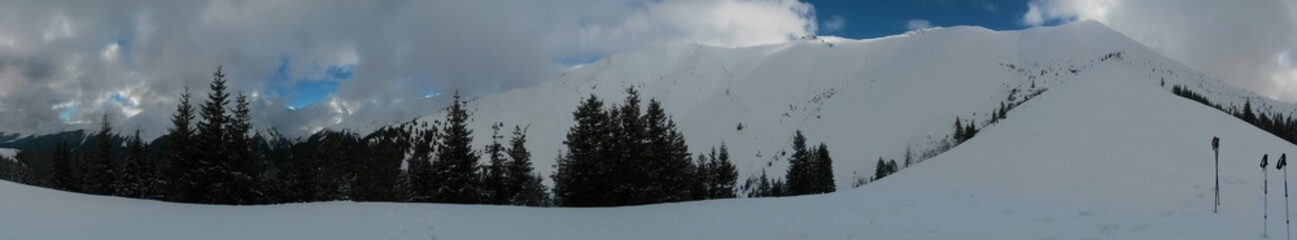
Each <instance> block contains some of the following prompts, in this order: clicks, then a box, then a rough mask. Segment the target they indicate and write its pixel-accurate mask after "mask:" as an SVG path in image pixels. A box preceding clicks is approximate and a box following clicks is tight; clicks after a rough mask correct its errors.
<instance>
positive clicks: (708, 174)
mask: <svg viewBox="0 0 1297 240" xmlns="http://www.w3.org/2000/svg"><path fill="white" fill-rule="evenodd" d="M711 157H712V158H715V157H716V148H712V152H711ZM694 161H695V162H696V165H694V169H695V171H697V174H695V175H694V177H695V179H697V180H698V181H697V182H695V183H694V184H693V185H694V189H693V200H704V199H711V195H712V187H713V181H712V180H713V177H714V175H713V174H715V171H712V161H710V160H708V159H707V155H704V154H702V153H698V157H696V158H694Z"/></svg>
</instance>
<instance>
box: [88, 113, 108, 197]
mask: <svg viewBox="0 0 1297 240" xmlns="http://www.w3.org/2000/svg"><path fill="white" fill-rule="evenodd" d="M112 130H113V127H112V125H111V124H109V123H108V114H107V113H105V114H104V115H103V120H102V121H100V125H99V133H98V134H96V135H95V139H96V141H97V142H98V143H99V151H97V152H95V155H94V157H92V158H90V161H86V162H84V164H85V167H84V168H83V170H84V171H85V177H86V180H85V181H86V182H85V183H86V185H85V189H84V190H86V193H90V194H100V195H112V194H114V192H113V189H112V186H113V181H115V179H114V176H115V175H116V174H115V173H114V172H113V167H112V165H111V164H112V147H113V145H112V141H113V139H112Z"/></svg>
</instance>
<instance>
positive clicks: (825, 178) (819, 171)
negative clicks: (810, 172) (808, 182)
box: [814, 143, 896, 193]
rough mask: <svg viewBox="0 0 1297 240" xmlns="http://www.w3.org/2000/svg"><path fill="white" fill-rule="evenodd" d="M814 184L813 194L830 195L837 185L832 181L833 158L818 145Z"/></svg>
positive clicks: (894, 167)
mask: <svg viewBox="0 0 1297 240" xmlns="http://www.w3.org/2000/svg"><path fill="white" fill-rule="evenodd" d="M815 161H816V163H815V172H816V174H815V179H816V180H817V182H816V184H815V191H814V193H831V192H834V191H837V184H836V183H834V181H833V158H831V157H829V147H828V146H827V145H825V144H824V143H820V147H819V148H818V149H816V151H815ZM895 169H896V161H892V171H896V170H895Z"/></svg>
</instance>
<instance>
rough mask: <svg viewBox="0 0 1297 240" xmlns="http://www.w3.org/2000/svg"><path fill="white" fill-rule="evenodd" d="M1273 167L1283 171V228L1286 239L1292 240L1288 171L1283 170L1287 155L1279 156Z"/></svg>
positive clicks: (1286, 163) (1286, 162)
mask: <svg viewBox="0 0 1297 240" xmlns="http://www.w3.org/2000/svg"><path fill="white" fill-rule="evenodd" d="M1274 165H1275V167H1277V168H1279V169H1280V170H1283V216H1284V221H1283V223H1284V227H1285V228H1287V229H1288V239H1289V240H1292V217H1291V216H1289V215H1292V213H1289V212H1288V169H1283V167H1284V166H1285V165H1288V154H1286V153H1285V154H1280V155H1279V162H1278V163H1275V164H1274Z"/></svg>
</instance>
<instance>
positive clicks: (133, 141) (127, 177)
mask: <svg viewBox="0 0 1297 240" xmlns="http://www.w3.org/2000/svg"><path fill="white" fill-rule="evenodd" d="M126 145H127V153H126V158H124V159H122V161H123V162H122V165H123V167H122V174H121V175H120V178H119V179H118V181H117V186H116V187H115V189H116V191H117V194H118V195H120V196H123V197H132V198H144V197H145V196H147V194H148V192H149V190H151V189H150V188H151V183H150V181H151V177H149V176H152V174H150V173H149V171H150V170H152V169H146V168H147V167H148V166H147V165H148V163H146V161H148V159H146V158H147V157H146V156H145V155H146V154H147V153H146V152H145V149H144V140H142V139H140V131H139V130H135V135H132V136H131V137H130V138H129V139H128V140H127V143H126ZM146 175H147V176H146Z"/></svg>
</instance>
